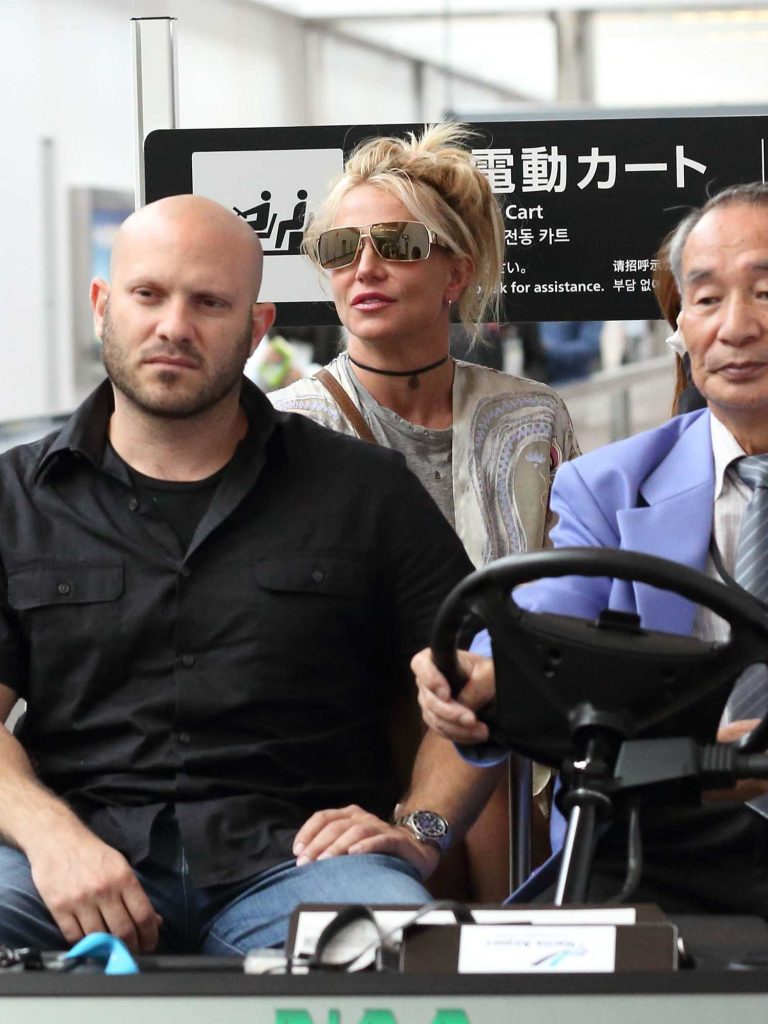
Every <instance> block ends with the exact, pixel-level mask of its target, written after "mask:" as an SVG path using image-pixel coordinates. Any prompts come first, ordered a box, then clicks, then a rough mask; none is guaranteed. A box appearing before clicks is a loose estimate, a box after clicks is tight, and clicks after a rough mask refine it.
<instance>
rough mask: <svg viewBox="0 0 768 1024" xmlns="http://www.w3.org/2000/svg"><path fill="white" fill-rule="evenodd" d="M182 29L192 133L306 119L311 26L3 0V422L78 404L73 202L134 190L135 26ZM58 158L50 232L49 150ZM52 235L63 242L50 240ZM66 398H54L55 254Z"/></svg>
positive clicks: (182, 86) (122, 5) (90, 0)
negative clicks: (75, 193) (160, 21)
mask: <svg viewBox="0 0 768 1024" xmlns="http://www.w3.org/2000/svg"><path fill="white" fill-rule="evenodd" d="M159 13H161V14H164V15H169V16H176V17H177V18H178V19H179V24H178V35H179V66H180V76H179V79H180V80H179V94H180V95H179V107H180V112H181V127H184V128H192V127H215V126H227V125H276V124H291V123H293V124H299V123H302V122H303V121H304V120H305V112H304V96H305V87H304V71H303V68H304V64H303V59H302V38H303V37H302V32H301V30H300V23H298V22H296V21H295V20H294V19H291V18H287V17H284V16H281V15H278V14H273V13H271V12H266V11H264V10H263V9H261V8H258V7H255V6H253V5H252V4H250V3H248V2H247V0H166V2H165V4H164V6H163V9H162V10H160V11H159V10H158V4H157V2H156V0H0V23H2V25H3V32H2V34H0V110H2V113H3V118H2V130H3V141H2V151H1V152H2V161H1V162H0V168H1V170H0V225H1V230H2V238H3V240H2V245H0V310H2V317H1V319H0V421H3V420H9V419H14V418H16V417H22V416H28V415H36V414H38V413H41V412H48V411H57V410H65V409H68V408H71V407H72V405H73V404H74V401H75V398H76V396H75V394H74V389H73V373H72V329H71V320H72V303H71V295H70V293H71V281H70V261H69V251H70V237H69V223H68V219H69V206H68V189H69V188H70V187H71V186H93V187H98V188H107V189H132V188H133V121H132V118H133V101H132V84H131V41H130V40H131V34H130V19H131V18H132V17H147V16H150V15H156V14H159ZM43 136H49V137H50V138H51V139H53V141H54V146H55V216H54V219H53V224H52V225H51V224H49V223H44V222H43V211H42V209H41V196H42V188H43V185H42V180H41V157H40V152H41V139H42V138H43ZM52 232H53V233H52ZM51 244H53V245H54V246H55V254H56V260H55V266H56V274H55V281H54V294H53V296H52V298H53V300H54V302H55V314H56V315H55V324H56V327H55V337H54V338H53V339H52V344H53V347H54V351H55V354H56V361H57V369H58V372H57V382H56V383H57V386H56V393H55V396H54V397H53V400H52V401H51V400H49V396H48V394H47V386H46V358H47V357H46V351H47V350H46V346H47V344H48V340H47V339H46V337H45V330H44V328H45V315H44V314H45V299H46V280H45V276H46V275H45V261H44V252H45V248H44V247H45V246H49V245H51Z"/></svg>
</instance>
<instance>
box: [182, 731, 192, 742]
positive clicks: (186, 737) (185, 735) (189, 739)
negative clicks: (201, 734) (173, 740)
mask: <svg viewBox="0 0 768 1024" xmlns="http://www.w3.org/2000/svg"><path fill="white" fill-rule="evenodd" d="M191 742H192V737H191V736H190V735H189V733H188V732H180V733H179V743H191Z"/></svg>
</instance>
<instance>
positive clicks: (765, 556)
mask: <svg viewBox="0 0 768 1024" xmlns="http://www.w3.org/2000/svg"><path fill="white" fill-rule="evenodd" d="M735 468H736V472H737V473H738V474H739V476H740V477H741V479H742V480H743V481H744V482H745V483H746V484H749V486H750V487H751V488H752V497H751V498H750V500H749V504H748V505H747V507H746V509H745V510H744V515H743V517H742V520H741V530H740V532H739V544H738V548H737V550H736V567H735V571H734V575H735V578H736V582H737V583H739V584H741V586H742V587H744V589H745V590H748V591H749V592H750V594H754V596H755V597H757V598H759V599H760V600H761V601H766V602H768V529H767V528H768V455H747V456H746V457H745V458H743V459H739V460H738V461H737V462H736V466H735ZM766 614H768V611H767V612H766ZM766 711H768V668H766V666H765V665H751V666H750V667H749V668H748V669H745V671H744V672H742V674H741V676H740V677H739V679H738V680H737V681H736V685H735V686H734V688H733V691H732V693H731V696H730V697H729V698H728V704H727V706H726V717H727V720H728V721H730V722H733V721H737V720H739V719H745V718H762V717H763V715H764V714H765V713H766Z"/></svg>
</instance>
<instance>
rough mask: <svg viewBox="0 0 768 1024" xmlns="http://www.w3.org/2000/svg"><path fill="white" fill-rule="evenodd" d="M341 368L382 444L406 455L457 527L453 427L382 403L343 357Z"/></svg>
mask: <svg viewBox="0 0 768 1024" xmlns="http://www.w3.org/2000/svg"><path fill="white" fill-rule="evenodd" d="M340 370H341V372H342V373H343V374H344V375H345V376H346V378H347V379H348V380H349V382H350V384H351V385H352V387H353V388H354V391H355V394H356V395H357V399H358V401H359V403H360V406H361V407H362V410H363V417H364V419H365V421H366V423H367V424H368V426H369V427H370V429H371V433H372V434H373V436H374V437H375V438H376V440H377V441H378V443H379V444H381V445H384V447H386V448H394V449H396V450H397V451H399V452H402V454H403V455H404V456H405V461H406V463H407V465H408V468H409V469H410V471H411V472H412V473H413V474H415V476H417V477H418V479H419V480H420V481H421V483H422V485H423V486H424V487H425V488H426V489H427V491H428V493H429V494H430V495H431V496H432V499H433V500H434V501H435V503H436V504H437V507H438V508H439V509H440V511H441V512H442V513H443V515H444V516H445V518H446V519H447V520H448V522H449V523H450V524H451V526H453V527H454V529H455V527H456V517H455V514H454V508H453V464H452V449H453V427H446V428H444V429H443V430H431V429H430V428H429V427H420V426H418V425H417V424H415V423H411V422H409V421H408V420H405V419H403V417H402V416H398V414H397V413H396V412H393V411H392V410H391V409H387V407H386V406H384V405H381V404H380V403H379V402H377V401H376V399H375V398H374V397H373V395H371V393H370V392H369V391H367V390H366V389H365V388H364V387H363V385H362V384H361V383H360V381H359V380H358V379H357V377H356V376H355V375H354V373H352V371H351V370H350V368H349V362H348V361H347V360H346V359H343V360H341V366H340Z"/></svg>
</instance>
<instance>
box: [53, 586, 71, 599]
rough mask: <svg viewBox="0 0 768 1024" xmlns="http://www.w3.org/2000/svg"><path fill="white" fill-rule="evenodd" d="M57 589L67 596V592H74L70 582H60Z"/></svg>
mask: <svg viewBox="0 0 768 1024" xmlns="http://www.w3.org/2000/svg"><path fill="white" fill-rule="evenodd" d="M56 589H57V590H58V592H59V593H60V594H62V595H63V596H64V597H66V595H67V594H71V593H72V587H71V586H70V585H69V583H58V584H57V585H56Z"/></svg>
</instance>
